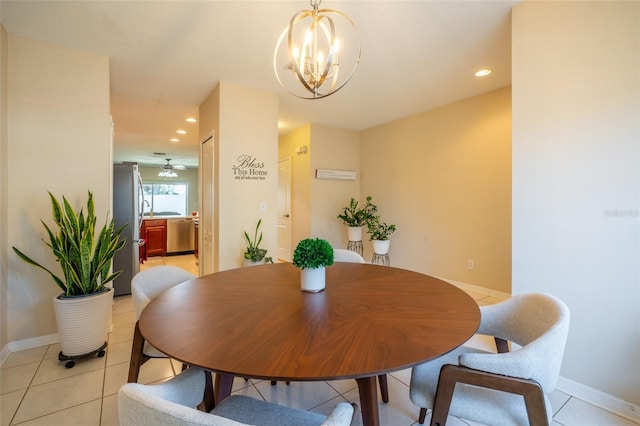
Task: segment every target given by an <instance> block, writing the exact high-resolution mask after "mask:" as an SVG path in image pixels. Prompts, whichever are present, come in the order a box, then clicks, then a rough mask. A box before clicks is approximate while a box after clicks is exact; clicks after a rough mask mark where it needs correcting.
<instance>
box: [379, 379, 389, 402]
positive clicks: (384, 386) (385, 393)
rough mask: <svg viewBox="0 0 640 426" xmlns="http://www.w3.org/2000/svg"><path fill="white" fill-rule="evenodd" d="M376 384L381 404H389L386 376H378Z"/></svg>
mask: <svg viewBox="0 0 640 426" xmlns="http://www.w3.org/2000/svg"><path fill="white" fill-rule="evenodd" d="M378 383H379V384H380V396H381V397H382V402H384V403H385V404H386V403H387V402H389V386H388V385H387V375H386V374H380V375H379V376H378Z"/></svg>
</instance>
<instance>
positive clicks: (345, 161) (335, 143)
mask: <svg viewBox="0 0 640 426" xmlns="http://www.w3.org/2000/svg"><path fill="white" fill-rule="evenodd" d="M309 147H310V148H309V150H310V157H311V158H310V160H311V170H310V179H311V182H310V183H311V203H310V209H309V213H310V220H311V227H310V230H309V231H310V235H309V236H310V237H314V238H315V237H318V238H323V239H325V240H327V241H329V243H330V244H331V245H332V246H334V247H342V248H346V247H347V241H348V238H347V228H346V227H345V226H344V225H343V223H342V221H341V220H340V219H338V217H337V216H338V215H339V214H340V213H342V208H343V207H344V206H347V205H349V200H351V198H352V197H353V198H355V199H359V198H360V183H361V181H362V177H361V175H360V133H359V132H355V131H353V130H345V129H339V128H335V127H327V126H321V125H319V124H312V125H311V143H310V145H309ZM318 169H323V170H345V171H353V172H356V180H331V179H317V178H316V170H318ZM295 243H296V244H297V242H295ZM294 247H295V246H294Z"/></svg>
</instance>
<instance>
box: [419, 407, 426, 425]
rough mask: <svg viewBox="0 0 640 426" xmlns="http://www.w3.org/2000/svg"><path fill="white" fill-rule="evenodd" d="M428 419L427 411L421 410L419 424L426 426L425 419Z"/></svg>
mask: <svg viewBox="0 0 640 426" xmlns="http://www.w3.org/2000/svg"><path fill="white" fill-rule="evenodd" d="M426 417H427V409H426V408H420V415H419V416H418V423H420V424H421V425H422V424H424V419H425V418H426Z"/></svg>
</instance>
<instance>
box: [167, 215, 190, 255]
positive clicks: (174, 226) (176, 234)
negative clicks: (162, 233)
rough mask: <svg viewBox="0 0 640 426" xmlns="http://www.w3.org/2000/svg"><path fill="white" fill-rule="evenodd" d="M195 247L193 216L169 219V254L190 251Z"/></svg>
mask: <svg viewBox="0 0 640 426" xmlns="http://www.w3.org/2000/svg"><path fill="white" fill-rule="evenodd" d="M193 249H194V235H193V218H191V217H183V218H169V219H167V254H175V253H189V252H193Z"/></svg>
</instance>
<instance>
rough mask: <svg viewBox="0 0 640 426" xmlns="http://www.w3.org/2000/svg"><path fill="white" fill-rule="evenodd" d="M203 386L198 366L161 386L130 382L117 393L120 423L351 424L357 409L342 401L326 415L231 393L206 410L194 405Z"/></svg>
mask: <svg viewBox="0 0 640 426" xmlns="http://www.w3.org/2000/svg"><path fill="white" fill-rule="evenodd" d="M204 386H205V374H204V372H203V371H202V370H201V369H199V368H195V367H192V368H189V369H187V370H185V371H184V372H182V373H181V374H179V375H177V376H176V377H174V378H173V379H171V380H169V381H167V382H164V383H161V384H158V385H142V384H138V383H128V384H126V385H124V386H122V387H121V388H120V391H119V392H118V417H119V420H120V425H121V426H142V425H145V426H147V425H149V426H150V425H163V426H174V425H175V426H178V425H180V426H183V425H217V426H227V425H229V426H231V425H245V424H250V425H261V426H269V425H273V426H276V425H277V426H287V425H291V426H294V425H295V426H305V425H309V426H311V425H322V426H348V425H350V424H351V421H352V419H353V415H354V412H355V410H354V406H352V405H351V404H348V403H346V402H339V403H338V404H337V405H336V407H335V408H334V410H333V412H332V413H331V414H330V415H329V416H328V417H325V416H323V415H321V414H317V413H312V412H309V411H302V410H297V409H294V408H289V407H283V406H281V405H276V404H272V403H269V402H265V401H260V400H257V399H254V398H250V397H247V396H242V395H237V396H234V395H232V396H230V397H229V398H226V399H225V400H224V401H222V402H221V403H220V404H218V406H217V407H216V408H214V409H213V410H212V411H211V413H206V412H204V411H199V410H197V409H195V408H194V407H196V406H197V405H198V404H199V403H200V401H201V400H202V394H203V390H204Z"/></svg>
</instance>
